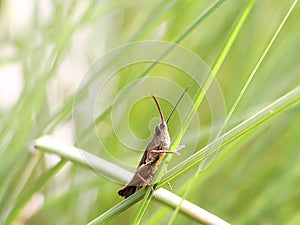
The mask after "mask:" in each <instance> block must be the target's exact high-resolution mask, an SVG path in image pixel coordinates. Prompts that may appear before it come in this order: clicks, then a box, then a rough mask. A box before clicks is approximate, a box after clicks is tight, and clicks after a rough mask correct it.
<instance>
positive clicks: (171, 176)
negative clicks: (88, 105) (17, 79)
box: [0, 0, 300, 225]
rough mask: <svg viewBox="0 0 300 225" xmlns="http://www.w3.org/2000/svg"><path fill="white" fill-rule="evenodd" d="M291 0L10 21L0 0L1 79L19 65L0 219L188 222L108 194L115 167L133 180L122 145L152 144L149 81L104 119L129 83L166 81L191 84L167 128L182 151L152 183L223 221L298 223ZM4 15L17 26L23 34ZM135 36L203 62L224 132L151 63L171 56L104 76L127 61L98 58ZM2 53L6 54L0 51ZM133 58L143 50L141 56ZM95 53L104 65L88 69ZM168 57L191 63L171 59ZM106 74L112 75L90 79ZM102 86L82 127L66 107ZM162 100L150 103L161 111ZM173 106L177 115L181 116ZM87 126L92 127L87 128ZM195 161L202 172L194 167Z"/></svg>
mask: <svg viewBox="0 0 300 225" xmlns="http://www.w3.org/2000/svg"><path fill="white" fill-rule="evenodd" d="M296 2H297V1H295V2H294V1H288V2H286V1H285V2H284V1H279V0H278V1H257V2H254V1H249V2H245V1H238V0H232V1H215V2H213V1H175V0H173V1H147V2H140V1H122V0H120V1H108V2H103V1H99V2H98V1H89V2H86V3H85V2H80V1H71V2H65V3H59V2H57V1H53V2H50V1H49V2H48V4H47V5H44V4H45V3H41V2H38V1H37V2H35V3H34V5H32V6H30V7H29V8H28V9H27V10H28V12H29V13H28V14H27V15H25V17H24V18H21V16H22V15H19V17H18V14H17V13H13V14H12V12H18V11H17V10H18V9H17V7H18V6H17V5H13V3H10V2H9V1H7V2H1V7H0V10H1V14H0V18H1V25H2V26H1V28H0V29H1V36H0V40H1V46H0V49H2V50H3V51H1V52H3V53H2V54H0V76H10V74H7V73H2V71H5V70H3V69H1V68H5V67H6V66H8V65H14V66H16V65H17V66H21V68H22V69H21V72H20V74H21V78H22V80H23V87H22V90H21V94H20V97H19V98H18V100H17V101H16V102H15V104H14V105H13V106H11V107H9V108H1V111H0V120H1V123H0V165H1V170H0V180H1V182H0V206H1V207H0V223H1V224H18V223H26V224H29V225H31V224H87V223H90V224H97V223H99V222H100V221H101V222H103V221H105V222H106V223H108V224H130V223H131V222H132V221H135V222H136V223H138V222H139V221H141V223H142V224H166V223H168V221H173V224H189V223H192V222H193V219H192V218H193V217H192V216H190V215H188V214H185V215H184V214H181V213H178V210H179V211H180V206H178V210H175V209H172V208H170V207H168V206H167V205H169V206H170V205H172V203H168V202H166V201H163V200H161V199H160V198H159V197H158V198H157V199H153V198H151V191H150V190H147V191H146V192H145V191H141V192H139V193H138V194H137V195H134V196H132V198H129V199H126V200H125V201H122V202H121V200H122V199H121V198H120V197H119V196H118V195H117V191H118V189H120V188H121V186H122V185H124V182H126V180H128V173H127V172H126V170H130V171H131V172H133V171H134V167H135V166H133V165H137V164H138V161H139V158H140V157H141V152H135V151H131V150H132V149H133V148H137V149H140V150H144V148H145V147H146V145H147V142H149V140H150V139H151V137H152V135H153V128H154V126H155V125H156V123H157V121H158V120H156V119H153V118H154V117H157V109H156V108H155V105H154V104H153V102H152V101H151V100H150V98H148V97H149V95H150V94H151V93H153V94H155V95H158V93H156V90H157V88H158V87H160V86H159V85H161V84H158V83H157V84H156V83H154V84H155V86H154V85H153V83H151V85H150V84H149V85H146V86H144V87H145V90H141V89H140V90H139V92H141V93H145V94H142V95H143V96H144V98H142V99H139V101H138V102H136V103H135V104H133V105H132V107H131V108H130V111H129V112H128V114H127V111H126V113H124V115H122V117H120V118H118V119H120V121H116V120H115V119H114V117H113V116H112V115H113V114H112V112H113V111H114V110H115V109H116V108H117V107H118V106H123V105H122V103H123V102H124V101H125V100H128V101H129V100H131V98H133V97H134V96H132V95H129V93H130V91H131V90H134V88H135V87H138V85H139V84H134V83H132V82H133V81H136V80H138V79H141V78H142V79H145V80H146V81H147V79H149V80H150V79H154V80H155V79H156V78H165V80H167V81H172V82H175V83H176V84H178V86H180V87H181V88H183V89H184V88H185V87H186V86H187V85H189V84H191V85H192V87H191V90H189V92H188V95H189V97H190V98H191V99H193V104H194V105H193V107H192V108H189V107H186V106H187V105H185V103H182V105H181V106H179V108H178V112H176V113H175V114H174V117H173V118H172V121H170V124H169V130H170V135H171V137H172V141H173V143H175V145H177V144H179V142H180V144H184V145H185V146H186V148H185V149H184V150H182V151H181V156H180V157H176V156H174V157H172V158H171V157H168V158H167V160H166V161H165V162H164V164H163V166H162V167H168V170H169V171H168V172H166V173H163V172H164V171H160V175H159V176H158V177H159V180H160V182H159V183H158V184H157V187H161V186H162V185H163V187H166V188H167V186H166V183H167V182H168V181H170V182H171V183H172V186H173V191H172V192H174V193H175V194H178V195H179V196H184V198H185V199H187V200H189V201H191V202H193V203H194V204H196V205H199V206H201V207H203V208H205V209H207V210H208V211H210V212H212V213H214V214H216V215H218V216H220V217H221V218H223V219H225V220H226V221H229V222H230V223H232V224H291V225H292V224H298V223H299V221H300V216H299V209H300V207H299V201H300V192H299V188H298V184H299V181H300V180H299V177H300V176H299V175H300V167H299V163H298V161H299V160H298V159H299V141H298V136H299V131H298V130H299V125H300V118H299V113H300V108H299V101H300V89H299V84H300V76H299V70H300V64H299V51H300V43H299V35H300V33H299V19H300V11H299V5H298V4H296V6H295V8H293V4H294V3H296ZM252 3H254V5H252ZM30 9H31V10H30ZM289 10H290V11H289ZM289 13H290V14H289ZM23 16H24V15H23ZM13 18H19V19H20V20H19V23H20V24H21V25H22V26H20V25H19V26H18V23H16V22H14V19H13ZM26 21H27V22H26ZM145 40H156V41H165V43H168V42H169V43H176V44H178V45H180V46H182V47H184V48H186V49H188V50H189V51H190V52H192V53H193V54H194V55H195V56H198V57H201V58H202V60H203V61H204V62H205V63H206V64H207V65H208V67H209V68H211V72H212V73H211V74H210V75H211V76H213V77H215V78H216V79H217V81H218V84H219V85H220V87H221V90H222V94H223V98H224V101H223V103H224V104H225V107H226V108H227V111H228V112H229V113H227V114H226V115H225V116H226V120H225V122H226V126H223V125H222V124H219V123H221V122H222V121H221V120H220V121H219V120H217V119H214V118H212V115H211V114H210V111H211V108H210V105H209V104H210V102H209V99H208V100H207V99H205V98H203V97H204V93H205V92H206V90H207V89H208V88H209V87H210V82H209V80H208V81H207V82H206V83H205V84H206V85H207V86H204V87H203V86H202V87H201V88H202V89H200V87H198V86H197V82H196V81H195V80H193V79H192V78H191V77H190V76H189V75H188V74H187V72H186V71H182V70H180V69H178V68H176V65H167V64H160V63H159V62H160V61H161V60H163V59H164V58H167V57H168V55H169V54H172V51H175V49H174V48H166V49H161V52H162V53H163V54H162V55H161V56H160V57H159V58H156V59H155V60H154V61H151V62H149V61H147V62H145V61H144V62H138V63H135V64H132V65H127V66H126V67H124V68H117V70H115V71H109V68H115V67H114V66H116V65H118V63H119V62H121V60H122V59H123V58H125V59H126V58H131V57H133V53H132V52H131V51H129V50H126V48H125V47H126V46H125V47H124V49H122V51H120V52H118V53H119V54H117V55H113V54H112V55H110V56H111V57H108V55H107V54H110V53H112V52H113V51H112V50H113V49H116V48H118V47H119V46H121V45H124V44H127V43H129V42H136V41H145ZM162 46H163V45H162ZM5 49H10V51H9V52H8V53H7V54H6V53H5V51H4V50H5ZM146 50H147V51H149V52H145V53H144V54H145V55H146V54H148V53H149V54H150V50H149V49H145V51H146ZM141 52H142V51H141ZM144 54H143V52H142V53H141V55H144ZM102 56H105V57H106V58H105V57H104V58H105V59H106V61H105V62H103V64H99V61H97V60H99V58H100V57H102ZM178 59H180V60H181V61H182V60H183V61H184V60H186V61H184V62H182V63H185V65H190V64H189V63H190V62H188V59H182V56H181V55H178ZM174 60H175V59H174ZM97 62H98V64H97ZM93 63H94V64H93ZM179 63H181V62H178V64H179ZM97 66H98V67H97ZM90 67H91V68H92V69H91V70H90V71H89V69H90ZM87 70H88V72H86V71H87ZM6 71H7V70H6ZM107 71H109V72H111V73H112V76H111V77H108V79H105V80H103V81H101V82H99V81H98V80H97V79H99V78H100V79H102V75H103V77H105V78H106V75H107V73H106V72H107ZM87 75H90V76H87ZM85 79H86V80H85ZM98 82H99V83H98ZM104 82H105V85H104V87H103V89H101V90H98V91H99V98H96V97H95V96H94V97H95V99H96V101H95V102H94V106H95V109H96V110H95V111H96V112H97V115H95V118H89V116H90V115H87V114H85V112H84V110H83V111H80V110H78V111H77V109H78V108H77V107H78V106H79V105H81V104H83V103H84V102H85V100H86V99H88V97H90V94H91V93H93V92H92V90H93V88H96V89H97V88H99V89H100V87H99V86H98V87H95V86H93V85H95V84H102V83H104ZM128 87H130V88H128ZM126 88H127V89H126ZM168 90H170V89H169V87H168V86H166V87H165V89H164V90H161V92H160V94H161V95H162V96H163V94H169V96H170V98H173V97H174V99H177V98H178V96H179V95H180V94H181V92H175V93H168ZM96 93H97V94H98V92H96ZM0 94H1V95H4V94H5V92H4V91H3V90H0ZM118 94H120V95H121V97H119V98H118V101H117V100H116V99H117V96H118ZM122 97H123V98H122ZM168 100H169V99H162V98H161V99H159V102H160V104H161V107H162V109H163V112H164V114H165V116H167V114H168V112H170V110H171V108H172V105H171V104H170V103H168ZM114 101H116V102H114ZM0 103H1V102H0ZM0 106H1V104H0ZM97 107H98V108H97ZM114 107H115V108H114ZM124 107H125V106H124ZM128 107H129V106H128ZM122 109H125V108H122ZM122 109H121V110H122ZM184 111H186V113H187V115H186V116H185V117H182V115H181V114H182V112H184ZM121 112H122V111H121ZM124 112H125V111H124ZM72 113H73V114H72ZM76 113H78V114H76ZM93 116H94V115H93ZM90 119H93V120H95V123H88V122H89V121H90ZM197 119H198V120H199V121H200V124H201V126H199V123H197V122H196V120H197ZM114 122H116V124H117V125H116V127H117V129H118V130H119V131H120V132H121V131H123V129H126V127H127V126H130V127H131V128H132V133H129V134H128V137H127V141H126V143H125V142H124V140H123V139H120V135H119V133H117V132H116V130H114V129H116V127H115V126H114V124H113V123H114ZM223 122H224V121H223ZM216 124H217V125H216ZM73 125H74V127H73ZM211 127H214V128H217V131H216V133H215V134H217V135H216V136H215V137H214V139H210V136H209V132H210V131H211V130H210V128H211ZM180 128H182V130H180ZM223 129H224V130H223ZM95 131H97V132H95ZM73 132H74V133H73ZM198 132H200V136H199V137H198ZM44 135H52V136H54V137H55V139H52V140H53V142H55V143H53V145H52V144H49V145H45V146H42V147H41V146H40V148H33V147H34V146H33V145H32V144H33V143H34V144H37V143H38V141H39V140H40V139H38V138H40V137H41V136H44ZM133 135H135V136H137V137H138V138H136V139H134V138H133ZM36 139H38V140H36ZM141 139H142V140H141ZM34 140H36V141H34ZM56 140H57V142H59V141H58V140H61V141H62V142H64V143H66V144H68V145H69V146H70V145H75V146H78V147H80V148H82V149H84V150H85V151H87V152H91V153H93V154H94V155H97V156H98V157H95V156H94V155H91V156H90V155H89V157H90V158H89V157H87V156H86V155H85V157H80V156H81V155H80V154H83V152H79V153H78V152H72V151H73V150H74V149H72V148H70V149H69V148H62V149H61V148H60V145H57V143H56ZM99 140H101V141H102V142H101V143H99ZM219 140H222V142H221V141H219ZM33 141H34V142H33ZM175 145H174V146H172V148H175V147H176V146H175ZM104 149H106V150H107V151H104ZM68 150H70V151H68ZM46 152H47V153H46ZM49 153H51V154H49ZM217 153H219V154H217ZM215 154H217V157H211V156H215ZM205 159H206V160H208V161H206V162H208V164H209V166H208V167H206V166H203V165H204V164H201V163H203V160H205ZM212 159H214V160H212ZM89 160H90V161H89ZM106 162H110V163H111V165H115V166H116V169H114V170H113V171H109V170H107V171H106V170H105V169H106V168H107V167H108V166H107V165H110V164H106ZM93 163H94V164H93ZM82 165H84V166H86V167H83V166H82ZM200 165H201V166H200ZM117 166H118V167H120V168H121V167H122V168H124V169H126V170H122V169H120V170H119V169H118V168H117ZM145 193H146V194H145ZM143 196H146V197H144V199H143V200H142V201H141V203H139V202H138V201H139V200H141V199H142V198H143ZM157 200H158V201H157ZM136 202H138V203H136ZM135 203H136V204H135ZM172 207H174V205H173V206H172ZM187 215H188V216H187ZM50 218H51V219H50ZM95 218H96V220H94V219H95ZM171 218H172V219H171ZM97 219H98V220H97ZM93 220H94V221H93ZM108 221H109V222H108ZM170 223H171V222H170Z"/></svg>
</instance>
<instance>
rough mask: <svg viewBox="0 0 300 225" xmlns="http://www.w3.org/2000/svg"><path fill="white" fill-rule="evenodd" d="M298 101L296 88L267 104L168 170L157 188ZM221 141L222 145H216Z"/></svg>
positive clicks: (299, 98)
mask: <svg viewBox="0 0 300 225" xmlns="http://www.w3.org/2000/svg"><path fill="white" fill-rule="evenodd" d="M299 101H300V86H298V87H296V88H295V89H293V90H292V91H290V92H288V93H287V94H285V95H284V96H282V97H281V98H279V99H278V100H276V101H274V102H273V103H271V104H269V105H268V106H267V107H265V108H263V109H262V110H260V111H259V112H257V113H256V114H254V115H253V116H251V117H249V118H248V119H246V120H245V121H243V122H242V123H240V124H239V125H237V126H236V127H234V128H232V129H231V130H229V131H227V132H226V133H225V134H224V135H222V136H220V137H219V138H218V139H216V140H214V141H213V142H211V143H210V144H208V145H207V146H205V147H204V148H203V149H201V150H199V151H198V152H196V153H195V154H193V155H192V156H190V157H189V158H187V159H186V160H184V161H183V162H181V163H179V164H178V165H177V166H175V167H174V168H172V169H171V170H169V171H168V172H167V173H166V174H165V175H164V176H163V178H162V180H161V182H160V183H159V184H158V187H161V186H162V185H164V184H166V183H167V182H169V181H170V180H172V179H174V178H175V177H177V176H178V175H179V174H182V173H183V172H184V171H186V170H188V169H189V168H191V167H192V166H194V165H196V164H197V163H199V162H200V161H202V160H204V159H205V158H207V157H209V156H210V155H211V154H214V153H215V152H216V151H218V149H219V148H220V147H224V146H226V145H228V144H230V143H232V142H233V141H235V140H237V139H238V138H239V137H241V136H242V135H244V134H246V133H247V132H249V131H251V130H253V129H255V128H257V127H258V126H259V125H260V124H263V123H266V122H267V121H268V120H270V119H271V118H273V117H274V116H276V115H278V114H279V113H281V112H283V111H285V110H287V109H289V108H290V107H292V106H293V105H295V104H297V103H299ZM220 140H221V141H222V144H221V145H219V144H218V143H219V142H220Z"/></svg>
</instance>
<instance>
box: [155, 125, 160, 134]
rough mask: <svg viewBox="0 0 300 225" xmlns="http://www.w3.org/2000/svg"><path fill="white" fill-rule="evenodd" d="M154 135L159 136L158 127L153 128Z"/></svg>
mask: <svg viewBox="0 0 300 225" xmlns="http://www.w3.org/2000/svg"><path fill="white" fill-rule="evenodd" d="M155 135H157V136H159V135H160V129H159V125H158V126H156V127H155Z"/></svg>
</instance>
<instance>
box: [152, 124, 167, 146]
mask: <svg viewBox="0 0 300 225" xmlns="http://www.w3.org/2000/svg"><path fill="white" fill-rule="evenodd" d="M155 137H156V139H157V142H160V144H161V145H162V147H163V148H164V149H168V148H169V147H170V135H169V131H168V126H167V123H166V122H165V121H164V120H163V121H161V122H160V124H158V125H157V126H156V127H155Z"/></svg>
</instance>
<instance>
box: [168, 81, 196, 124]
mask: <svg viewBox="0 0 300 225" xmlns="http://www.w3.org/2000/svg"><path fill="white" fill-rule="evenodd" d="M190 87H191V85H189V86H187V88H186V89H185V90H184V92H183V93H182V94H181V96H180V97H179V99H178V101H177V102H176V104H175V106H174V108H173V109H172V111H171V113H170V115H169V117H168V119H167V120H166V124H168V122H169V120H170V118H171V116H172V115H173V113H174V111H175V109H176V108H177V106H178V104H179V102H180V101H181V99H182V98H183V96H184V95H185V93H186V92H187V91H188V90H189V88H190Z"/></svg>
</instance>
